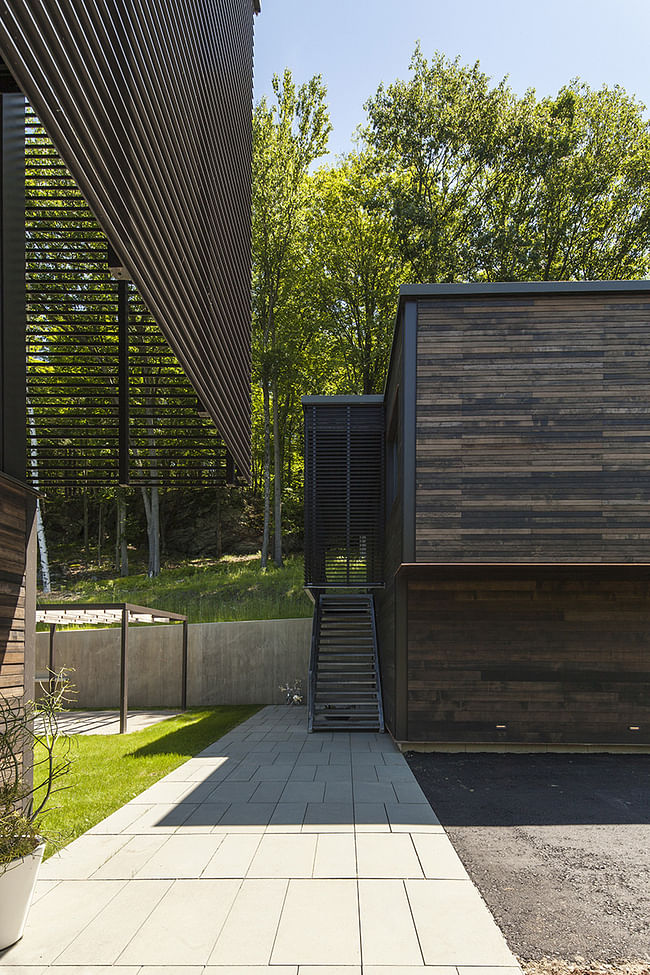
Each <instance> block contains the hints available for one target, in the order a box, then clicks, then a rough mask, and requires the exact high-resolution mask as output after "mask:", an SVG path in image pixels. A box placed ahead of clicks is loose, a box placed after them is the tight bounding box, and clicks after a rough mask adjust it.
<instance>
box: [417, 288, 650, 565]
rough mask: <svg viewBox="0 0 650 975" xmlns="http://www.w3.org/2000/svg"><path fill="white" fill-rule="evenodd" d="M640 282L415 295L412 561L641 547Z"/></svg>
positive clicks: (644, 550)
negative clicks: (634, 286) (615, 287)
mask: <svg viewBox="0 0 650 975" xmlns="http://www.w3.org/2000/svg"><path fill="white" fill-rule="evenodd" d="M642 288H643V283H640V288H639V290H636V291H631V292H620V293H619V292H612V293H608V292H606V291H596V290H594V291H592V292H587V291H585V292H583V293H577V294H566V293H562V292H561V291H557V292H556V293H553V292H552V291H551V292H550V293H538V294H535V293H532V294H530V293H529V294H526V293H516V292H515V293H512V294H509V295H508V294H492V295H490V294H486V293H483V294H481V295H468V294H450V295H445V296H436V297H434V298H427V297H425V298H420V300H419V303H418V368H417V506H416V526H417V527H416V531H417V561H418V562H475V561H486V562H490V561H495V562H496V561H498V562H551V561H555V560H557V561H558V562H644V561H648V560H649V559H650V504H649V502H650V478H649V476H648V474H649V468H650V451H649V449H648V443H649V441H650V339H649V331H648V326H649V322H650V292H649V291H648V290H645V291H644V290H642ZM487 290H488V289H487V288H486V291H487Z"/></svg>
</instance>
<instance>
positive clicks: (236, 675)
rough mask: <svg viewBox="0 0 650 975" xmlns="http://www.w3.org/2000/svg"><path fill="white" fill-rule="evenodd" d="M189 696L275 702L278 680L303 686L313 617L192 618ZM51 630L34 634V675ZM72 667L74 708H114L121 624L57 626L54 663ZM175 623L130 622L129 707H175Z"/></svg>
mask: <svg viewBox="0 0 650 975" xmlns="http://www.w3.org/2000/svg"><path fill="white" fill-rule="evenodd" d="M188 630H189V642H188V682H187V700H188V705H189V706H190V707H194V706H200V705H213V704H280V703H282V700H283V698H282V694H281V692H280V691H279V690H278V686H279V685H280V684H284V683H286V682H287V681H290V682H292V681H294V680H295V679H298V680H301V681H302V686H303V691H304V692H305V693H306V689H307V671H308V668H309V645H310V639H311V620H310V619H294V620H253V621H251V622H236V623H192V624H190V626H189V627H188ZM49 639H50V635H49V633H37V634H36V673H37V675H38V674H45V673H47V667H48V654H49ZM60 667H71V668H73V669H74V671H75V673H74V674H73V675H72V677H71V679H72V680H73V682H74V684H75V685H76V688H77V696H76V698H75V706H76V707H88V708H114V707H118V706H119V701H120V692H119V677H120V629H119V627H115V628H111V629H88V630H67V631H66V630H62V631H58V630H57V632H56V636H55V658H54V668H55V669H58V668H60ZM180 681H181V627H180V626H177V625H175V624H168V625H166V626H132V627H131V629H130V631H129V707H132V708H147V707H177V706H178V705H179V704H180V699H181V697H180V695H181V688H180Z"/></svg>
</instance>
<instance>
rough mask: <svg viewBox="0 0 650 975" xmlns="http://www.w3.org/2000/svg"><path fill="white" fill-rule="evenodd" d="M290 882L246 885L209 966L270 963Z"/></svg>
mask: <svg viewBox="0 0 650 975" xmlns="http://www.w3.org/2000/svg"><path fill="white" fill-rule="evenodd" d="M287 883H288V881H286V880H245V881H244V882H243V884H242V885H241V887H240V889H239V892H238V894H237V896H236V898H235V901H234V903H233V905H232V908H231V910H230V913H229V914H228V917H227V919H226V923H225V924H224V926H223V928H222V929H221V932H220V934H219V937H218V938H217V943H216V945H215V946H214V950H213V951H212V954H211V955H210V958H209V962H208V964H210V965H266V964H268V963H269V960H270V958H271V950H272V948H273V942H274V940H275V934H276V931H277V928H278V922H279V920H280V912H281V911H282V905H283V903H284V898H285V894H286V890H287Z"/></svg>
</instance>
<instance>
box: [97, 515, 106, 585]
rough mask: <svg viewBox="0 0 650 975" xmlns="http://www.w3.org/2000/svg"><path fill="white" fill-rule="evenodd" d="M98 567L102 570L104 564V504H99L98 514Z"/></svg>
mask: <svg viewBox="0 0 650 975" xmlns="http://www.w3.org/2000/svg"><path fill="white" fill-rule="evenodd" d="M97 522H98V524H97V566H98V568H101V564H102V542H103V537H102V536H103V534H104V502H103V501H100V502H99V511H98V513H97Z"/></svg>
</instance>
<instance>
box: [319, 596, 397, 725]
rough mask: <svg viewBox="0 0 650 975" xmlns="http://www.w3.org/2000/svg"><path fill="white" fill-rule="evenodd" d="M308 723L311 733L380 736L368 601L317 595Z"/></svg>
mask: <svg viewBox="0 0 650 975" xmlns="http://www.w3.org/2000/svg"><path fill="white" fill-rule="evenodd" d="M319 607H320V626H319V630H318V633H317V634H316V640H317V645H316V661H315V665H316V666H315V670H316V672H315V674H314V675H313V679H314V683H313V684H312V688H313V691H312V694H313V697H312V700H311V703H310V708H311V710H310V722H311V728H312V729H313V730H319V729H328V730H336V729H341V730H345V729H348V730H356V729H359V730H370V731H375V732H380V731H383V719H382V711H381V701H380V698H379V694H380V682H379V674H378V662H377V648H376V633H375V625H374V621H375V608H374V597H373V596H371V595H365V594H364V595H361V594H358V595H355V594H349V595H334V594H331V595H321V597H320V602H319Z"/></svg>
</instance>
